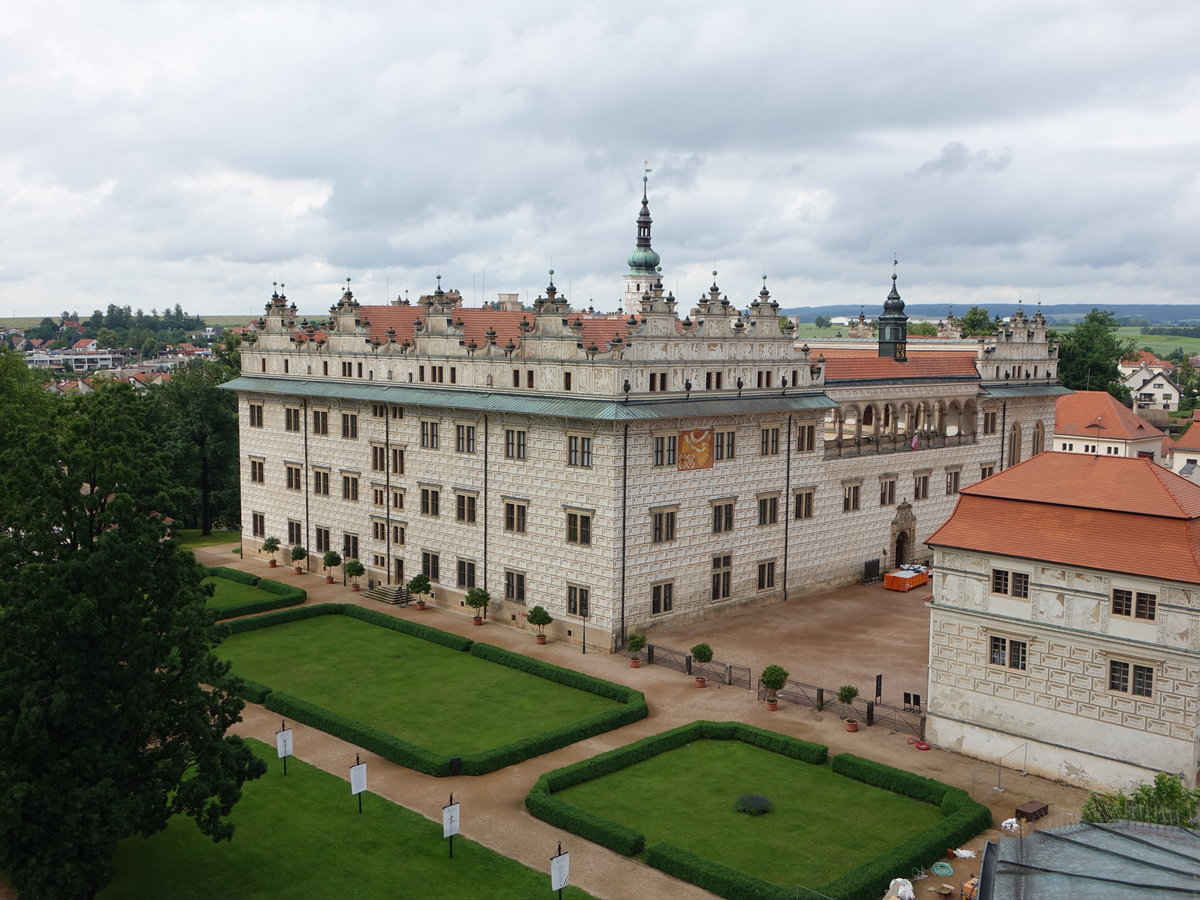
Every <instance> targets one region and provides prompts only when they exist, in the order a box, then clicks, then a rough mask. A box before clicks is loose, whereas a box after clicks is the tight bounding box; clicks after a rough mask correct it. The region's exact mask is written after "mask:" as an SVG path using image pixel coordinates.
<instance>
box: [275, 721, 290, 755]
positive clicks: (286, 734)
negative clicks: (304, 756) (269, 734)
mask: <svg viewBox="0 0 1200 900" xmlns="http://www.w3.org/2000/svg"><path fill="white" fill-rule="evenodd" d="M275 751H276V752H277V753H278V754H279V758H280V759H283V758H284V757H285V756H291V755H292V729H290V728H285V729H283V731H277V732H275Z"/></svg>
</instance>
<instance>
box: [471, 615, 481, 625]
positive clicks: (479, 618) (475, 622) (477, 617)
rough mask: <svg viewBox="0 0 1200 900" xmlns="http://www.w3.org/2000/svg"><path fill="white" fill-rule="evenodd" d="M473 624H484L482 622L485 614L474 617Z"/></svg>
mask: <svg viewBox="0 0 1200 900" xmlns="http://www.w3.org/2000/svg"><path fill="white" fill-rule="evenodd" d="M471 624H472V625H482V624H483V616H475V617H473V618H472V619H471Z"/></svg>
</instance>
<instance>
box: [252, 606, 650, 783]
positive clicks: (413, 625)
mask: <svg viewBox="0 0 1200 900" xmlns="http://www.w3.org/2000/svg"><path fill="white" fill-rule="evenodd" d="M328 615H344V616H349V617H351V618H353V619H359V620H361V621H363V622H366V623H368V624H370V625H378V626H380V627H383V628H390V629H391V630H392V631H399V632H402V633H404V634H407V635H409V636H410V637H415V638H419V639H421V640H426V641H429V642H431V643H434V644H440V645H442V646H444V647H448V648H450V649H451V650H457V651H460V652H470V653H471V654H472V655H474V656H478V657H479V658H480V659H483V660H486V661H488V662H493V663H497V664H499V665H506V666H508V667H509V668H512V669H517V670H518V671H522V672H526V673H528V674H531V675H534V676H537V677H540V678H545V679H547V680H549V681H553V682H556V683H558V684H562V685H566V686H567V687H572V688H575V689H577V690H582V691H587V692H589V693H592V694H597V695H599V696H601V697H605V698H607V699H610V700H616V701H618V702H619V703H621V704H622V705H621V706H620V707H618V708H617V709H613V710H609V711H608V712H604V713H600V714H599V715H595V716H592V717H591V718H588V719H583V720H581V721H579V722H573V723H571V724H568V725H564V726H562V727H560V728H555V729H553V730H551V731H544V732H542V733H541V734H535V735H533V736H531V737H528V738H523V739H522V740H519V741H513V742H512V743H509V744H505V745H503V746H500V747H494V748H492V749H490V750H484V751H481V752H479V753H474V754H471V755H469V756H464V757H461V760H462V768H461V774H463V775H486V774H487V773H488V772H494V771H496V770H497V769H502V768H504V767H506V766H511V765H515V764H516V763H520V762H524V761H525V760H527V759H531V758H532V757H534V756H541V755H542V754H543V753H549V752H550V751H551V750H558V749H560V748H562V747H566V746H568V745H569V744H574V743H576V742H577V741H581V740H584V739H585V738H589V737H595V736H596V735H597V734H603V733H604V732H606V731H612V730H613V729H615V728H620V727H622V726H623V725H628V724H630V723H631V722H636V721H638V720H639V719H644V718H645V717H646V716H647V715H649V713H650V711H649V709H648V708H647V706H646V698H645V697H644V696H643V695H642V693H641V692H640V691H635V690H633V689H632V688H628V687H624V686H623V685H618V684H614V683H612V682H610V681H604V680H603V679H600V678H595V677H593V676H591V675H584V674H581V673H579V672H574V671H572V670H570V669H564V668H562V667H560V666H555V665H551V664H550V663H545V662H542V661H540V660H535V659H530V658H529V657H525V656H521V655H520V654H518V653H510V652H509V651H507V650H503V649H501V648H499V647H494V646H492V645H490V644H476V643H475V642H474V641H472V640H471V639H470V638H465V637H460V636H459V635H456V634H451V633H450V632H447V631H441V630H440V629H437V628H431V627H430V626H428V625H422V624H420V623H419V622H412V621H409V620H407V619H397V618H393V617H392V616H388V615H384V614H383V613H381V612H378V611H376V610H373V609H363V608H362V607H359V606H353V605H351V604H347V603H318V604H315V605H313V606H300V607H294V608H292V609H287V610H284V611H282V612H277V613H271V614H270V615H266V616H254V617H253V618H246V619H237V620H235V621H233V622H229V623H228V627H229V630H230V632H231V633H233V634H240V633H242V632H246V631H255V630H257V629H259V628H269V627H271V626H272V625H282V624H284V623H286V622H296V621H299V620H301V619H309V618H312V617H314V616H328ZM230 678H231V679H232V678H233V676H230ZM241 691H242V693H241V696H244V697H245V698H246V699H247V700H252V701H253V702H255V703H263V704H264V705H265V706H266V707H267V709H270V710H273V711H275V712H279V713H281V714H284V715H287V716H291V717H292V718H294V719H296V720H298V721H301V722H304V723H305V724H306V725H311V726H313V727H314V728H319V729H320V730H322V731H326V732H328V733H329V734H332V735H334V736H336V737H340V738H343V739H345V740H349V741H353V742H354V743H357V744H358V745H359V746H360V747H362V748H364V749H366V750H370V751H371V752H373V753H377V754H379V755H380V756H382V757H383V758H384V759H389V760H391V761H392V762H395V763H399V764H400V765H402V766H406V767H408V768H410V769H416V770H417V771H418V772H424V773H425V774H426V775H439V776H440V775H449V774H450V757H449V756H447V755H444V754H441V753H435V752H433V751H431V750H426V749H425V748H423V747H418V746H417V745H415V744H410V743H408V742H406V741H403V740H401V739H399V738H397V737H394V736H392V735H390V734H387V733H386V732H383V731H380V730H379V729H377V728H372V727H370V726H368V725H364V724H362V723H361V722H356V721H354V720H353V719H349V718H347V717H345V716H342V715H341V714H339V713H336V712H333V711H332V710H328V709H325V708H324V707H320V706H317V705H316V704H313V703H309V702H308V701H306V700H301V699H300V698H298V697H293V696H291V695H289V694H284V693H281V692H278V691H273V690H272V689H271V688H269V687H267V686H266V685H260V684H257V683H254V682H248V683H245V684H244V686H243V687H242V689H241ZM246 691H251V692H252V693H253V694H254V696H251V694H249V693H246Z"/></svg>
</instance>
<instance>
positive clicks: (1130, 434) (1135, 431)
mask: <svg viewBox="0 0 1200 900" xmlns="http://www.w3.org/2000/svg"><path fill="white" fill-rule="evenodd" d="M1054 433H1055V434H1069V435H1074V436H1075V437H1086V438H1103V439H1107V440H1113V441H1136V440H1140V439H1142V438H1151V437H1161V436H1162V432H1161V431H1160V430H1159V429H1157V428H1155V427H1154V426H1153V425H1151V424H1150V423H1149V422H1147V421H1146V420H1145V419H1143V418H1142V417H1141V416H1139V415H1138V414H1137V413H1135V412H1133V411H1131V410H1130V409H1128V408H1127V407H1126V406H1125V404H1123V403H1121V401H1119V400H1117V398H1116V397H1114V396H1112V395H1111V394H1109V393H1106V392H1105V391H1076V392H1075V393H1074V394H1064V395H1063V396H1061V397H1059V398H1058V401H1057V403H1056V405H1055V411H1054Z"/></svg>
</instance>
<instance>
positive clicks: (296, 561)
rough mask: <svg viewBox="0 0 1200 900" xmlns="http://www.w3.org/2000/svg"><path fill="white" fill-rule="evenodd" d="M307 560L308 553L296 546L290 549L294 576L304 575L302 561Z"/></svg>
mask: <svg viewBox="0 0 1200 900" xmlns="http://www.w3.org/2000/svg"><path fill="white" fill-rule="evenodd" d="M306 559H308V551H307V550H305V549H304V548H303V547H301V546H300V545H299V544H297V545H296V546H295V547H293V548H292V565H293V566H295V567H296V574H297V575H302V574H304V560H306Z"/></svg>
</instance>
